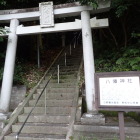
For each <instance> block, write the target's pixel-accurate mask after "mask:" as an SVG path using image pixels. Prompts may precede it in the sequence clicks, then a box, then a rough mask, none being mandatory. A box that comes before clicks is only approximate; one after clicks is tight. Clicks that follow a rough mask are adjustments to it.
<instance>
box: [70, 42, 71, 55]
mask: <svg viewBox="0 0 140 140" xmlns="http://www.w3.org/2000/svg"><path fill="white" fill-rule="evenodd" d="M70 55H71V44H70Z"/></svg>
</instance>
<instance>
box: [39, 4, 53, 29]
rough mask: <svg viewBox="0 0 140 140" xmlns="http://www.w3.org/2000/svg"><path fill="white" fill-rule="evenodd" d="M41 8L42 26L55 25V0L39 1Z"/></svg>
mask: <svg viewBox="0 0 140 140" xmlns="http://www.w3.org/2000/svg"><path fill="white" fill-rule="evenodd" d="M39 10H40V26H41V27H52V26H54V12H53V2H42V3H39Z"/></svg>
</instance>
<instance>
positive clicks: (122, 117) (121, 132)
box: [118, 112, 125, 140]
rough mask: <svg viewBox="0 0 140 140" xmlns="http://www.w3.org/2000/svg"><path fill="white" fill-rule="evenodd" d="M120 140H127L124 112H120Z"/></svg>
mask: <svg viewBox="0 0 140 140" xmlns="http://www.w3.org/2000/svg"><path fill="white" fill-rule="evenodd" d="M118 117H119V132H120V140H125V129H124V112H118Z"/></svg>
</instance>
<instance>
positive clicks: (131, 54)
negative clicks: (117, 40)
mask: <svg viewBox="0 0 140 140" xmlns="http://www.w3.org/2000/svg"><path fill="white" fill-rule="evenodd" d="M137 46H138V45H134V46H129V47H128V48H122V49H120V50H119V51H117V50H112V51H111V50H108V51H105V52H104V53H103V54H102V55H101V56H100V57H99V58H97V59H95V65H96V71H97V72H113V71H114V72H115V71H116V72H118V71H138V70H140V50H139V48H138V47H137Z"/></svg>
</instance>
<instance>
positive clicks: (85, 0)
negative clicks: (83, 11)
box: [79, 0, 98, 9]
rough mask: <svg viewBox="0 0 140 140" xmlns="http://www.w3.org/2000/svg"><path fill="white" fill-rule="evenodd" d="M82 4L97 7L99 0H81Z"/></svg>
mask: <svg viewBox="0 0 140 140" xmlns="http://www.w3.org/2000/svg"><path fill="white" fill-rule="evenodd" d="M79 2H80V3H81V4H82V5H90V6H93V7H94V8H95V9H96V8H97V7H98V1H97V0H79Z"/></svg>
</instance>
